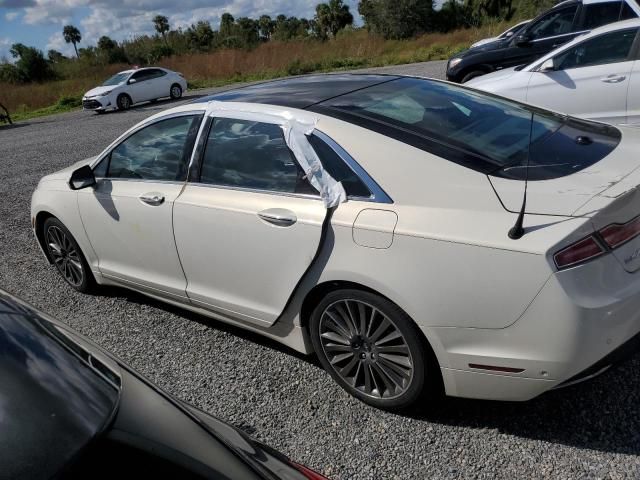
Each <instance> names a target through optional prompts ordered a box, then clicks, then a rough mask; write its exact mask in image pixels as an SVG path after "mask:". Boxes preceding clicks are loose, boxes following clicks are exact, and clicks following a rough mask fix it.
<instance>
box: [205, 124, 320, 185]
mask: <svg viewBox="0 0 640 480" xmlns="http://www.w3.org/2000/svg"><path fill="white" fill-rule="evenodd" d="M304 177H305V174H304V171H303V170H302V168H301V167H300V166H299V165H298V162H297V161H296V159H295V157H294V156H293V153H292V152H291V150H289V147H288V146H287V144H286V142H285V140H284V134H283V132H282V128H281V127H279V126H278V125H275V124H271V123H262V122H255V121H251V120H236V119H230V118H216V119H215V120H214V122H213V125H212V127H211V131H210V132H209V137H208V139H207V145H206V148H205V152H204V158H203V163H202V170H201V173H200V182H202V183H208V184H212V185H220V186H227V187H238V188H248V189H253V190H266V191H272V192H285V193H304V194H314V195H317V194H318V192H317V191H316V190H315V189H314V188H313V187H312V186H311V185H310V184H309V182H308V181H307V180H306V178H304Z"/></svg>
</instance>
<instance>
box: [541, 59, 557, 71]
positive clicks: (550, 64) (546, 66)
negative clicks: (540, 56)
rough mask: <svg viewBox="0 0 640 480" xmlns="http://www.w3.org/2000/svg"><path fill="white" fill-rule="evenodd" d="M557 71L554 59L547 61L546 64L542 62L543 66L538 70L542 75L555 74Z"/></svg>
mask: <svg viewBox="0 0 640 480" xmlns="http://www.w3.org/2000/svg"><path fill="white" fill-rule="evenodd" d="M555 70H556V65H555V62H554V61H553V58H549V59H547V60H545V61H544V62H542V65H540V68H538V71H539V72H542V73H545V72H554V71H555Z"/></svg>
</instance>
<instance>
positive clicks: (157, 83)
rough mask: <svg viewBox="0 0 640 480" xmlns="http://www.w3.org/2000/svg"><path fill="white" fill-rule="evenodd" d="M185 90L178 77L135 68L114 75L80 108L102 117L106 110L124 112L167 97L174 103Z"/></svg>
mask: <svg viewBox="0 0 640 480" xmlns="http://www.w3.org/2000/svg"><path fill="white" fill-rule="evenodd" d="M186 90H187V81H186V80H185V78H184V77H183V76H182V74H181V73H178V72H174V71H172V70H168V69H166V68H157V67H153V68H138V69H135V70H125V71H124V72H120V73H116V74H115V75H114V76H113V77H111V78H109V79H108V80H107V81H105V82H104V83H103V84H102V85H100V86H99V87H96V88H93V89H91V90H89V91H88V92H87V93H85V94H84V96H83V97H82V107H83V108H84V109H85V110H93V111H96V112H98V113H102V112H104V111H106V110H110V109H116V108H117V109H119V110H127V109H128V108H129V107H131V106H132V105H134V104H136V103H140V102H149V101H152V102H153V101H156V100H158V99H159V98H164V97H170V98H172V99H178V98H180V97H182V94H183V93H184V92H186Z"/></svg>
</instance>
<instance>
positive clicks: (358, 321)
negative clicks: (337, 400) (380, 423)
mask: <svg viewBox="0 0 640 480" xmlns="http://www.w3.org/2000/svg"><path fill="white" fill-rule="evenodd" d="M310 328H311V341H312V343H313V347H314V350H315V352H316V354H317V355H318V358H319V360H320V363H322V366H323V367H324V368H325V370H327V371H328V372H329V374H330V375H331V376H332V377H333V379H334V380H335V381H336V382H338V384H339V385H340V386H341V387H342V388H343V389H345V390H346V391H347V392H349V393H350V394H351V395H353V396H355V397H357V398H359V399H360V400H362V401H364V402H365V403H368V404H370V405H373V406H375V407H378V408H383V409H387V410H400V409H404V408H406V407H409V406H410V405H411V404H413V403H415V402H416V400H418V398H420V396H421V394H422V393H423V390H424V387H425V384H426V374H427V358H428V356H427V349H426V347H425V345H424V343H423V342H422V339H421V332H420V331H419V330H418V328H417V327H416V325H415V324H414V323H413V321H412V320H411V319H410V318H409V317H408V315H407V314H406V313H404V312H403V311H402V310H401V309H400V308H399V307H398V306H397V305H395V304H393V303H391V302H390V301H389V300H387V299H385V298H383V297H381V296H379V295H376V294H373V293H370V292H365V291H361V290H337V291H334V292H331V293H329V294H328V295H327V296H326V297H325V298H324V299H323V300H322V301H321V302H320V303H319V304H318V306H317V307H316V308H315V310H314V311H313V314H312V317H311V325H310Z"/></svg>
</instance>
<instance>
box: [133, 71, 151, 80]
mask: <svg viewBox="0 0 640 480" xmlns="http://www.w3.org/2000/svg"><path fill="white" fill-rule="evenodd" d="M151 76H152V71H151V70H140V71H139V72H136V73H134V74H133V75H132V76H131V78H135V79H136V82H143V81H145V80H149V79H150V78H151Z"/></svg>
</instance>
